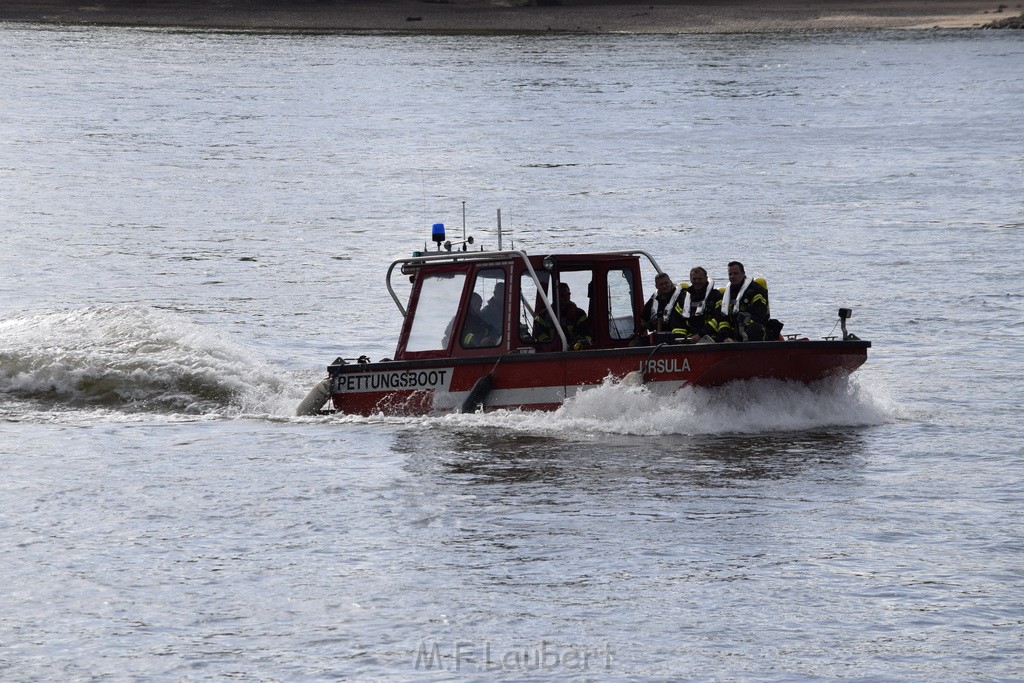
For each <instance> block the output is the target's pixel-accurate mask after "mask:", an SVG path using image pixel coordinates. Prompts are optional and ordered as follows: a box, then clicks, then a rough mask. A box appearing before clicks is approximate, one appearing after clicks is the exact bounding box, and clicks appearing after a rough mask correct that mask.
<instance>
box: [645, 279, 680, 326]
mask: <svg viewBox="0 0 1024 683" xmlns="http://www.w3.org/2000/svg"><path fill="white" fill-rule="evenodd" d="M676 292H679V296H676ZM672 297H676V301H675V302H673V301H672ZM682 298H683V294H682V290H681V289H680V286H679V285H677V286H676V287H675V288H674V289H673V290H672V291H670V292H668V293H666V294H664V295H662V294H655V295H654V296H653V297H651V298H650V299H648V300H647V303H646V304H644V310H643V312H641V313H640V330H641V334H643V333H645V332H657V331H659V330H658V322H659V321H661V330H660V331H661V332H672V331H673V330H674V329H675V328H676V327H678V326H679V324H680V322H681V320H680V318H679V315H678V313H677V307H678V305H679V302H680V301H681V300H682ZM655 304H657V309H655Z"/></svg>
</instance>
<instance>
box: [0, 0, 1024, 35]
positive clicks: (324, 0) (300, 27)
mask: <svg viewBox="0 0 1024 683" xmlns="http://www.w3.org/2000/svg"><path fill="white" fill-rule="evenodd" d="M1021 7H1022V6H1021V4H1020V3H1018V2H1011V3H1000V2H998V1H996V2H993V1H992V0H934V1H931V0H880V1H877V2H873V1H866V2H858V1H856V0H821V1H815V2H812V1H800V0H777V1H772V0H768V1H755V0H709V1H706V2H696V1H690V2H684V1H682V0H656V1H655V2H635V1H632V0H279V1H277V2H274V1H273V0H189V1H185V2H175V1H173V0H79V1H75V0H3V1H2V2H0V21H11V22H32V23H50V24H105V25H133V26H167V27H187V28H214V29H241V30H280V31H401V32H440V33H459V32H467V33H487V32H509V33H520V32H524V33H526V32H549V31H551V32H587V33H607V32H626V33H731V32H739V33H743V32H785V31H807V30H812V31H813V30H830V29H844V28H845V29H894V28H899V29H930V28H972V27H980V26H982V25H985V24H987V23H989V22H992V21H995V20H997V19H1001V18H1005V17H1009V16H1015V15H1020V14H1021V12H1022V9H1021Z"/></svg>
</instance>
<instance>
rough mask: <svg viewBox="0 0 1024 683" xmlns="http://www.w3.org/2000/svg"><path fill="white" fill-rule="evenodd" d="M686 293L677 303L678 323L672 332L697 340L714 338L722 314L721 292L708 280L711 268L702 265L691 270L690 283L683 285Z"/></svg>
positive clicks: (720, 323)
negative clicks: (708, 269) (707, 268)
mask: <svg viewBox="0 0 1024 683" xmlns="http://www.w3.org/2000/svg"><path fill="white" fill-rule="evenodd" d="M680 287H681V289H682V290H683V296H681V297H679V299H678V300H677V302H676V306H675V316H676V320H677V321H678V322H677V325H676V327H674V328H673V329H672V333H673V334H675V335H676V336H679V337H686V338H687V339H688V340H689V341H691V342H694V343H696V342H698V341H700V340H701V339H703V338H704V337H710V338H712V339H714V338H715V337H716V336H717V335H718V334H719V331H720V330H721V327H722V323H723V318H722V317H721V316H720V314H719V311H720V310H721V302H722V293H721V292H719V291H718V290H717V289H715V283H714V281H713V280H712V281H709V280H708V271H707V270H705V269H704V268H703V267H701V266H697V267H696V268H694V269H692V270H691V271H690V286H689V287H687V286H686V285H681V286H680Z"/></svg>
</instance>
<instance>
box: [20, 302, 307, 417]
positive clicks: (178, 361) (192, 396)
mask: <svg viewBox="0 0 1024 683" xmlns="http://www.w3.org/2000/svg"><path fill="white" fill-rule="evenodd" d="M284 375H285V373H283V372H282V371H281V370H280V369H279V368H275V367H273V366H272V365H270V364H269V363H267V362H266V361H265V360H264V359H262V358H259V357H258V355H257V354H255V353H254V352H253V351H252V350H251V349H247V348H246V347H244V346H242V345H240V344H238V343H236V342H235V341H233V340H232V339H230V338H229V337H228V336H227V335H224V334H222V333H219V332H217V331H216V330H214V329H211V328H209V327H206V326H203V325H201V324H199V323H197V322H196V321H194V320H193V319H191V318H189V317H187V316H185V315H182V314H179V313H175V312H172V311H166V310H161V309H156V308H152V307H147V306H139V305H129V306H90V307H86V308H79V309H71V310H58V311H44V312H40V313H34V314H20V315H16V316H11V317H7V318H5V319H2V320H0V396H3V397H5V399H6V400H5V401H4V403H7V404H8V408H10V406H11V405H13V404H18V405H19V406H21V408H22V409H24V410H29V411H64V410H79V411H80V410H88V409H92V410H108V411H115V412H119V413H129V414H138V413H148V414H152V413H174V414H185V415H192V416H195V415H205V416H230V415H243V414H270V415H289V414H291V412H292V411H293V410H294V406H295V404H296V402H297V401H298V400H299V399H301V397H302V391H303V388H302V386H301V385H300V383H299V382H297V381H291V380H289V379H288V378H287V377H285V376H284ZM307 381H308V380H307ZM303 383H305V382H303Z"/></svg>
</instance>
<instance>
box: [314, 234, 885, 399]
mask: <svg viewBox="0 0 1024 683" xmlns="http://www.w3.org/2000/svg"><path fill="white" fill-rule="evenodd" d="M464 248H465V247H464ZM642 265H644V266H649V267H652V268H653V269H654V272H655V273H657V272H661V270H660V268H659V267H658V264H657V263H656V262H655V260H654V258H652V257H651V256H650V255H649V254H648V253H647V252H644V251H622V252H603V253H592V254H554V255H549V256H530V255H528V254H527V253H526V252H525V251H521V250H512V251H479V252H467V251H462V252H458V251H456V252H448V253H444V252H439V253H436V254H421V253H416V254H414V255H413V256H412V257H410V258H404V259H399V260H397V261H395V262H394V263H392V264H391V267H390V268H389V269H388V273H387V278H386V281H387V288H388V291H389V292H390V293H391V296H392V298H393V299H394V301H395V304H396V305H397V307H398V310H399V312H400V313H401V314H402V316H403V318H404V323H403V325H402V332H401V335H400V337H399V339H398V346H397V348H396V350H395V357H394V359H385V360H382V361H379V362H370V361H369V359H368V358H366V357H365V356H363V357H360V358H359V359H358V360H354V361H348V360H346V359H343V358H338V359H337V360H335V361H334V363H332V364H331V365H330V366H329V367H328V377H327V379H325V380H323V381H322V382H320V383H319V384H317V385H316V386H315V387H314V388H313V390H312V391H310V393H309V395H308V396H307V397H306V399H305V400H304V401H303V402H302V404H301V405H300V406H299V409H298V411H297V413H298V414H299V415H311V414H320V413H329V412H343V413H351V414H358V415H373V414H379V413H383V414H389V415H423V414H430V413H447V412H453V411H463V412H473V411H476V410H481V409H483V410H487V411H491V410H499V409H523V410H554V409H556V408H558V407H559V406H560V405H561V404H562V403H563V402H564V401H565V399H567V398H570V397H572V396H574V395H575V394H577V393H579V392H581V391H585V390H587V389H588V388H592V387H595V386H598V385H600V384H602V383H603V382H604V381H605V380H606V379H607V378H609V377H611V378H616V379H620V380H625V381H628V382H637V383H640V382H642V383H643V384H644V385H645V386H646V387H648V389H649V390H650V391H652V392H655V393H657V394H666V395H667V394H670V393H672V392H674V391H677V390H678V389H680V388H682V387H684V386H688V385H694V386H701V387H709V386H717V385H721V384H725V383H727V382H731V381H734V380H748V379H755V378H771V379H779V380H787V381H793V382H802V383H810V382H815V381H817V380H821V379H824V378H826V377H830V376H834V375H845V374H849V373H851V372H853V371H854V370H856V369H857V368H858V367H860V366H861V365H862V364H863V363H864V361H865V360H867V350H868V348H870V346H871V342H868V341H862V340H860V339H858V338H857V337H856V336H854V335H852V334H849V333H848V332H847V331H846V318H848V317H849V310H848V309H840V314H839V315H840V318H841V323H842V337H827V338H824V339H822V340H809V339H806V338H803V339H797V338H796V337H795V335H790V336H788V337H780V339H779V340H778V341H766V342H743V343H732V344H715V343H697V344H690V343H678V342H680V341H682V340H675V339H672V338H671V335H668V336H665V335H657V338H654V335H652V337H651V338H650V339H649V340H647V341H645V343H644V345H642V346H635V345H632V346H631V345H630V342H631V341H632V340H633V339H634V337H635V332H636V330H637V329H639V328H640V315H641V311H642V310H643V307H644V303H645V301H646V297H645V296H644V293H643V283H644V280H643V279H642V277H641V275H642V268H641V266H642ZM396 271H397V272H400V273H401V274H402V275H403V276H406V277H408V278H409V281H410V282H411V285H412V287H411V291H410V292H409V294H408V298H407V300H406V302H404V303H403V301H402V298H401V297H400V296H399V295H398V294H397V293H396V291H395V288H394V282H393V276H394V275H395V273H396ZM562 283H565V284H567V285H568V286H569V288H570V289H571V292H572V299H573V303H574V304H575V305H576V306H578V307H579V309H581V310H582V311H583V312H585V313H586V314H587V316H588V319H589V326H590V330H589V333H590V335H589V336H590V337H591V340H592V343H590V344H589V345H587V346H586V348H582V349H580V350H574V349H573V344H572V343H571V336H570V335H568V334H567V333H566V330H565V329H563V328H562V326H560V325H558V324H556V325H554V326H553V327H554V329H553V330H552V329H545V330H543V331H542V330H541V329H540V327H539V326H538V324H537V319H538V318H542V319H544V318H546V319H547V320H555V321H557V320H559V312H558V311H557V310H556V309H557V308H558V307H559V301H558V297H557V296H556V295H555V294H554V293H555V292H557V291H558V289H557V288H558V286H559V285H560V284H562ZM545 313H546V314H547V315H545ZM480 321H484V324H481V322H480ZM325 404H328V405H329V406H330V407H329V408H327V409H325Z"/></svg>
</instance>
